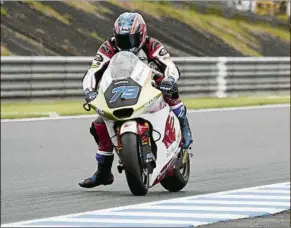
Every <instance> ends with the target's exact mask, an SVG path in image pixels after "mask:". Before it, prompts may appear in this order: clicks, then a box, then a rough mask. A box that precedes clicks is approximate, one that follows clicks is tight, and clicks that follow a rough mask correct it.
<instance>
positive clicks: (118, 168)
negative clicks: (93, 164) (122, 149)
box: [117, 160, 124, 173]
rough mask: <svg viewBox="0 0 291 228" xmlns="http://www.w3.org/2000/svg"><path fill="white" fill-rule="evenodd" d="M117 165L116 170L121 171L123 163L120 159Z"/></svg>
mask: <svg viewBox="0 0 291 228" xmlns="http://www.w3.org/2000/svg"><path fill="white" fill-rule="evenodd" d="M118 163H119V164H118V166H117V170H118V172H119V173H122V171H123V170H124V167H123V164H122V163H121V161H120V160H119V161H118Z"/></svg>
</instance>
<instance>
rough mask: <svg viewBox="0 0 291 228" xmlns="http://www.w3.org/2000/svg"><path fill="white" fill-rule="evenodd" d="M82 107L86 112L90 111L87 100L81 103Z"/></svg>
mask: <svg viewBox="0 0 291 228" xmlns="http://www.w3.org/2000/svg"><path fill="white" fill-rule="evenodd" d="M86 105H87V106H88V108H87V107H86ZM83 108H84V109H85V110H86V111H87V112H89V111H91V105H90V104H89V102H88V101H86V102H85V103H83Z"/></svg>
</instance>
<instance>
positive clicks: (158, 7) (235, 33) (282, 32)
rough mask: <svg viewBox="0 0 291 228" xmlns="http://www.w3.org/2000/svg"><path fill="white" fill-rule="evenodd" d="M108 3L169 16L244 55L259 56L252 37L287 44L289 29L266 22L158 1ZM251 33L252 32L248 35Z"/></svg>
mask: <svg viewBox="0 0 291 228" xmlns="http://www.w3.org/2000/svg"><path fill="white" fill-rule="evenodd" d="M111 3H112V4H115V5H118V6H119V7H122V8H124V9H126V10H133V11H134V10H138V11H142V12H145V13H147V14H150V15H151V16H153V17H155V18H156V19H158V20H162V17H172V18H174V19H177V20H180V21H182V22H184V23H185V24H188V25H189V26H191V27H193V28H194V29H197V30H198V31H201V32H203V33H211V34H213V35H215V36H217V37H219V38H220V39H222V40H223V41H224V42H225V43H227V44H229V45H230V46H231V47H233V48H234V49H236V50H237V51H239V52H240V53H242V54H244V55H246V56H261V55H262V54H261V53H260V49H261V47H260V46H259V44H260V40H259V38H258V37H256V36H254V35H253V34H252V33H255V34H256V35H258V36H261V35H262V34H268V35H271V36H273V37H276V38H279V39H281V40H283V41H286V42H288V43H290V31H289V29H287V28H286V29H283V28H279V27H278V28H276V27H272V26H271V25H270V24H268V23H263V22H256V21H251V22H249V21H248V20H247V19H245V18H242V17H239V16H235V17H234V18H231V19H228V18H225V17H224V16H222V15H221V13H218V12H216V11H213V10H211V9H208V10H207V12H206V13H199V12H198V11H197V9H196V8H195V7H194V6H193V7H184V8H173V6H172V5H171V3H166V2H164V3H159V2H154V3H153V2H137V1H132V2H117V1H111ZM251 32H252V33H251Z"/></svg>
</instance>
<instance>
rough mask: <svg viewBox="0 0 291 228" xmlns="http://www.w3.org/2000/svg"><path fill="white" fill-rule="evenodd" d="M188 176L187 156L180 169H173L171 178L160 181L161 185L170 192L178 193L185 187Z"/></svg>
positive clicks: (188, 163) (188, 160)
mask: <svg viewBox="0 0 291 228" xmlns="http://www.w3.org/2000/svg"><path fill="white" fill-rule="evenodd" d="M189 176H190V157H189V154H187V158H186V162H185V163H184V164H183V165H182V166H181V167H180V168H175V169H174V174H173V175H172V176H166V177H165V178H164V179H163V180H162V181H161V185H162V186H163V187H164V188H165V189H167V190H168V191H170V192H178V191H180V190H182V189H183V188H184V187H185V186H186V185H187V183H188V180H189Z"/></svg>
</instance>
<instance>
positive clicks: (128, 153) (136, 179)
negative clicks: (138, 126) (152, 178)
mask: <svg viewBox="0 0 291 228" xmlns="http://www.w3.org/2000/svg"><path fill="white" fill-rule="evenodd" d="M121 143H122V150H121V151H120V158H121V161H122V164H123V167H124V170H125V175H126V180H127V184H128V187H129V189H130V191H131V193H132V194H133V195H135V196H144V195H146V194H147V192H148V189H147V188H146V183H147V176H146V175H145V174H144V172H143V169H142V163H141V158H140V154H141V144H140V141H139V138H138V136H137V135H135V134H133V133H125V134H123V135H122V136H121Z"/></svg>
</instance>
